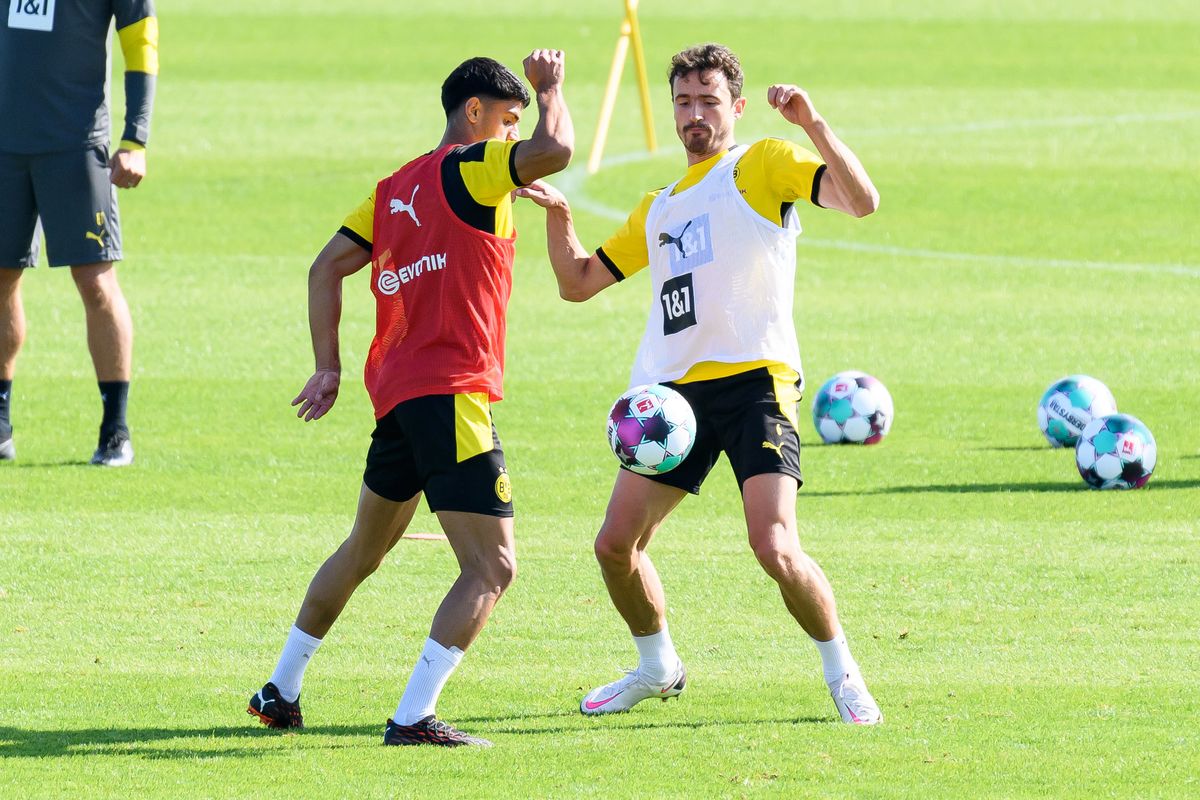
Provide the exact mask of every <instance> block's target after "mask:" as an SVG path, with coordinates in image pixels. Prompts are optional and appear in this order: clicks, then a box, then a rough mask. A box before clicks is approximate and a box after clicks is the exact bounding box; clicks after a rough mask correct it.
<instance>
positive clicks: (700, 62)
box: [667, 42, 744, 100]
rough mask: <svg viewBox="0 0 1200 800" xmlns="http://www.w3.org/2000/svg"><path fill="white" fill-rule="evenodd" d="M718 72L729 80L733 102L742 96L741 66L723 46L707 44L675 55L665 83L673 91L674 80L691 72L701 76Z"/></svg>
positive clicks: (712, 43)
mask: <svg viewBox="0 0 1200 800" xmlns="http://www.w3.org/2000/svg"><path fill="white" fill-rule="evenodd" d="M714 70H715V71H718V72H722V73H724V75H725V77H726V78H727V79H728V80H729V94H730V95H732V97H733V99H734V100H737V99H738V98H739V97H741V96H742V81H743V80H744V77H743V75H742V65H741V62H739V61H738V57H737V56H735V55H734V54H733V51H732V50H730V49H729V48H728V47H726V46H725V45H723V44H716V43H714V42H709V43H708V44H698V45H696V46H695V47H689V48H688V49H687V50H684V51H683V52H682V53H677V54H676V55H675V57H674V58H672V59H671V70H670V72H668V73H667V82H668V83H669V84H670V86H671V89H672V90H674V89H675V79H676V78H682V77H683V76H685V75H689V74H691V73H693V72H699V73H700V74H701V75H703V74H704V73H706V72H710V71H714Z"/></svg>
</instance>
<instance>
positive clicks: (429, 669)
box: [392, 639, 463, 725]
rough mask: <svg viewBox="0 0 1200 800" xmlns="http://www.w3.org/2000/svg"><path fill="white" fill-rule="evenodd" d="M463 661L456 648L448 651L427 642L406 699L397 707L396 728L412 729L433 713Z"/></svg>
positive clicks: (411, 676)
mask: <svg viewBox="0 0 1200 800" xmlns="http://www.w3.org/2000/svg"><path fill="white" fill-rule="evenodd" d="M462 658H463V651H462V650H459V649H458V648H457V647H451V648H449V649H447V648H445V647H442V646H441V645H440V644H438V643H437V642H435V641H434V640H433V639H426V640H425V649H423V650H422V651H421V657H420V658H418V659H417V665H416V666H415V667H413V671H412V675H410V676H409V677H408V685H407V686H405V687H404V696H403V697H401V698H400V705H398V706H396V716H394V717H392V719H393V720H394V721H395V722H396V724H397V725H412V724H413V723H414V722H417V721H418V720H421V719H424V718H425V717H428V716H429V715H430V714H432V713H433V710H434V708H436V707H437V701H438V695H440V694H441V693H442V687H443V686H445V685H446V681H448V680H449V679H450V673H452V672H454V668H455V667H457V666H458V665H459V662H461V661H462Z"/></svg>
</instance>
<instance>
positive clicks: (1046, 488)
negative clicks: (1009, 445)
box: [800, 478, 1200, 498]
mask: <svg viewBox="0 0 1200 800" xmlns="http://www.w3.org/2000/svg"><path fill="white" fill-rule="evenodd" d="M1197 487H1200V479H1194V478H1193V479H1185V480H1166V479H1163V480H1154V479H1153V478H1152V479H1151V480H1150V483H1148V484H1146V489H1149V490H1151V491H1153V490H1155V489H1158V490H1164V489H1165V490H1171V489H1195V488H1197ZM1091 491H1094V490H1093V489H1090V488H1088V486H1087V485H1086V484H1084V483H1083V481H1071V482H1069V483H1052V482H1050V481H1039V482H1031V483H945V484H929V485H925V486H884V487H881V488H878V489H862V490H849V489H848V490H844V491H843V490H830V491H823V492H810V491H806V490H803V489H802V490H801V491H800V497H802V498H803V497H849V496H853V495H880V494H1017V493H1020V492H1038V493H1043V492H1091Z"/></svg>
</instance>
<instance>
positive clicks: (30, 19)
mask: <svg viewBox="0 0 1200 800" xmlns="http://www.w3.org/2000/svg"><path fill="white" fill-rule="evenodd" d="M8 27H10V28H20V29H22V30H27V31H52V30H54V0H9V3H8Z"/></svg>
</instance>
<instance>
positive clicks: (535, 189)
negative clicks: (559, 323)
mask: <svg viewBox="0 0 1200 800" xmlns="http://www.w3.org/2000/svg"><path fill="white" fill-rule="evenodd" d="M517 196H519V197H527V198H529V199H530V200H532V201H533V202H534V203H537V204H538V205H539V206H541V207H542V208H544V209H546V247H547V250H548V251H549V255H550V266H551V267H553V269H554V277H555V278H556V279H557V280H558V294H559V296H561V297H562V298H563V299H564V300H570V301H571V302H573V303H580V302H583V301H584V300H587V299H588V298H589V297H594V296H595V295H596V294H597V293H598V292H600V291H601V290H603V289H605V288H607V287H609V286H612V285H613V284H614V283H616V282H617V279H616V278H614V277H613V274H612V273H611V272H609V271H608V269H607V268H606V267H605V266H604V264H603V262H601V261H600V259H599V257H598V256H596V254H594V253H592V254H590V255H589V254H588V252H587V250H585V249H584V247H583V245H582V244H580V242H579V237H578V236H577V235H576V234H575V223H574V221H573V220H572V218H571V206H570V204H568V203H567V198H566V197H565V196H564V195H563V193H562V192H560V191H559V190H558V189H555V188H554V187H553V186H551V185H550V184H548V183H546V182H545V181H534V182H533V183H531V184H530V185H529V186H526V187H523V188H521V189H517Z"/></svg>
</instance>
